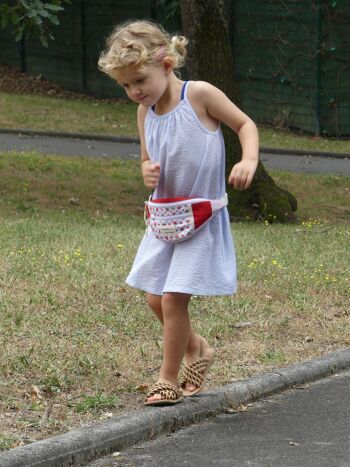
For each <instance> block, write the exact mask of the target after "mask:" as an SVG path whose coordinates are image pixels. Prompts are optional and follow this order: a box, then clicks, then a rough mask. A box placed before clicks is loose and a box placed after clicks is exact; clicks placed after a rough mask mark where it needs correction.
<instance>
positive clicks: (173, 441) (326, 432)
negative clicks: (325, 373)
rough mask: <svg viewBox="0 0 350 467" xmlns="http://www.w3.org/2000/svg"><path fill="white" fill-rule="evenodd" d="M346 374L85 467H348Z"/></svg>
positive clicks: (349, 384)
mask: <svg viewBox="0 0 350 467" xmlns="http://www.w3.org/2000/svg"><path fill="white" fill-rule="evenodd" d="M349 388H350V371H347V372H344V373H341V374H339V375H334V376H332V377H329V378H326V379H323V380H320V381H317V382H315V383H312V384H311V385H310V386H306V387H304V388H302V389H294V390H293V391H286V392H284V393H282V394H277V395H274V396H272V397H271V398H269V399H266V400H263V401H260V402H257V403H255V404H253V405H252V406H251V407H248V409H247V411H245V412H236V413H232V414H225V415H220V416H218V417H216V418H214V419H212V420H208V421H207V422H205V423H201V424H198V425H194V426H191V427H189V428H187V429H184V430H181V431H178V432H177V433H174V434H172V435H170V436H165V437H161V438H158V439H156V440H154V441H149V442H147V443H143V444H140V445H137V446H134V447H132V448H130V449H127V450H125V451H123V452H121V453H119V455H117V456H116V457H114V456H109V457H105V458H102V459H99V460H97V461H95V462H92V463H90V464H88V465H87V466H86V467H111V466H125V467H136V466H137V467H140V466H143V467H146V466H147V467H150V466H152V467H158V466H159V467H175V466H182V465H183V466H189V467H199V466H201V467H207V466H208V467H209V466H230V467H245V466H254V467H349V466H350V390H349Z"/></svg>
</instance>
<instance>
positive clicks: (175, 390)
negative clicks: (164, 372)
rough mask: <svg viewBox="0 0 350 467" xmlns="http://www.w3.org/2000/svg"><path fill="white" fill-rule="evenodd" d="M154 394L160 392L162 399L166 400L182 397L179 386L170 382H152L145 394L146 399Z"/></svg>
mask: <svg viewBox="0 0 350 467" xmlns="http://www.w3.org/2000/svg"><path fill="white" fill-rule="evenodd" d="M155 394H160V395H161V396H162V399H164V400H168V401H169V400H170V401H174V400H177V399H179V398H180V397H182V391H181V389H180V387H179V386H175V384H170V383H160V382H158V383H154V384H153V385H152V386H151V388H150V390H149V392H148V394H147V399H148V398H149V397H152V396H154V395H155Z"/></svg>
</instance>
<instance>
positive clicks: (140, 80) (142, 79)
mask: <svg viewBox="0 0 350 467" xmlns="http://www.w3.org/2000/svg"><path fill="white" fill-rule="evenodd" d="M144 81H145V78H140V79H138V80H137V81H136V82H137V84H141V83H143V82H144Z"/></svg>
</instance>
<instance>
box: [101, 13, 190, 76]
mask: <svg viewBox="0 0 350 467" xmlns="http://www.w3.org/2000/svg"><path fill="white" fill-rule="evenodd" d="M187 43H188V41H187V39H186V38H185V37H184V36H174V37H171V36H170V35H169V34H168V33H167V32H166V31H165V30H164V29H163V27H162V26H160V25H158V24H155V23H152V22H151V21H146V20H143V21H131V22H127V23H123V24H121V25H119V26H117V27H116V28H115V30H114V31H113V32H112V34H111V35H110V36H109V37H108V38H107V41H106V49H105V50H104V51H103V52H102V53H101V55H100V58H99V61H98V68H99V69H100V70H101V71H103V72H104V73H106V74H108V75H110V76H111V74H112V73H113V71H115V70H120V69H122V68H125V67H129V66H133V67H136V68H142V67H144V66H147V65H154V64H157V63H159V62H160V61H162V59H163V58H165V57H167V58H168V59H169V60H170V61H171V63H172V66H173V68H174V69H176V68H181V67H182V66H183V64H184V62H185V57H186V45H187Z"/></svg>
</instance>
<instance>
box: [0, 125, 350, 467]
mask: <svg viewBox="0 0 350 467" xmlns="http://www.w3.org/2000/svg"><path fill="white" fill-rule="evenodd" d="M7 150H10V151H12V150H17V151H22V150H37V151H39V152H42V153H43V154H66V155H67V156H74V155H83V156H93V157H126V158H138V144H137V142H135V141H134V140H130V139H124V140H123V141H120V140H111V139H110V138H109V139H106V140H104V139H100V138H95V139H92V138H87V137H81V136H80V135H77V137H75V138H72V137H70V138H66V137H65V136H64V135H61V136H58V135H53V136H48V135H40V136H35V135H34V134H33V133H30V134H27V135H25V136H24V135H22V136H21V135H17V136H16V134H14V133H8V132H7V133H1V131H0V152H2V151H7ZM286 156H291V160H290V161H289V162H288V164H286V165H287V167H286V168H283V167H280V165H278V167H276V166H275V164H280V163H281V162H280V161H279V159H282V158H283V159H284V158H285V157H286ZM310 157H312V159H311V160H310V161H309V163H307V162H308V160H309V158H310ZM265 158H266V159H265ZM303 158H305V159H304V162H303ZM318 158H321V160H320V161H317V159H318ZM262 160H263V162H265V165H266V166H267V167H272V168H283V170H292V171H298V170H299V169H300V170H301V171H303V172H306V171H308V172H313V171H315V172H323V171H325V172H326V173H332V174H339V175H348V176H350V167H349V165H350V164H349V160H348V159H347V158H343V157H338V156H337V155H333V156H332V157H326V158H325V157H323V156H320V155H317V154H314V155H313V156H310V155H304V154H298V155H295V156H293V155H291V154H283V156H282V155H278V154H277V155H276V154H269V153H267V152H263V153H262ZM286 160H287V159H286ZM274 161H275V162H274ZM338 162H340V163H341V165H340V166H338V165H337V164H338ZM268 164H272V165H268ZM349 369H350V348H347V349H343V350H340V351H338V352H334V353H332V354H329V355H325V356H322V357H319V358H316V359H313V360H310V361H306V362H301V363H298V364H296V365H292V366H290V367H287V368H282V369H276V370H275V371H273V372H271V373H267V374H263V375H258V376H255V377H252V378H249V379H247V380H243V381H237V382H234V383H232V384H229V385H227V386H223V387H219V388H216V389H215V390H211V391H206V392H204V393H202V394H200V395H198V396H196V397H193V398H187V399H186V400H185V402H183V403H181V404H177V405H175V406H170V407H162V408H159V407H147V408H142V409H141V410H138V411H135V412H132V413H129V414H125V415H123V416H120V417H115V418H112V419H110V420H108V421H106V422H99V423H95V424H92V425H89V426H84V427H81V428H80V429H78V430H75V431H71V432H68V433H65V434H63V435H60V436H55V437H53V438H49V439H46V440H43V441H37V442H34V443H32V444H28V445H25V446H21V447H19V448H15V449H12V450H9V451H6V452H3V453H0V467H32V466H33V467H34V466H35V467H37V466H40V467H65V466H71V465H80V466H90V467H92V466H96V467H97V466H109V465H136V466H137V465H154V466H157V465H165V466H177V465H190V466H197V465H203V466H206V465H208V466H210V465H230V466H245V465H247V466H248V465H251V466H262V467H265V466H271V467H272V466H273V467H285V466H286V467H287V466H288V467H294V466H295V467H296V466H298V467H299V466H303V467H304V466H306V467H313V466H314V465H315V466H316V465H317V466H321V467H322V466H325V467H326V466H327V467H343V466H344V467H345V466H347V467H349V466H350V452H349V445H350V443H349V432H350V430H349V415H350V414H349V407H350V404H349V371H347V370H349ZM342 371H345V373H341V372H342ZM337 373H340V374H339V376H335V375H336V374H337ZM329 375H333V376H332V377H330V378H329ZM325 377H326V379H325V380H324V384H323V382H322V383H320V384H319V385H312V387H310V389H308V390H304V391H294V392H292V393H290V394H289V393H286V392H285V391H288V390H290V389H291V388H294V387H295V386H298V385H303V384H308V383H310V382H312V381H315V380H319V379H321V378H325ZM314 388H321V389H320V390H317V389H314ZM277 394H279V395H277ZM271 395H274V396H273V397H272V398H271V399H268V401H269V402H266V401H265V402H264V400H265V399H266V398H267V397H270V396H271ZM257 400H259V401H260V402H259V403H257V404H255V405H254V406H253V408H252V409H249V410H248V411H247V412H240V411H237V410H232V408H234V407H237V406H240V405H242V404H245V405H247V404H249V403H251V402H253V401H257ZM228 412H229V414H228ZM191 426H192V427H191ZM185 427H190V428H187V429H186V430H184V428H185ZM179 430H181V431H179ZM188 430H194V431H188ZM172 433H174V434H173V435H171V434H172ZM164 435H171V436H170V437H169V436H166V437H165V438H164ZM162 436H163V438H161V437H162ZM157 438H159V439H157ZM154 439H156V441H155V442H154V443H153V444H152V443H151V444H149V441H150V440H154ZM140 443H141V444H140ZM142 443H146V444H142ZM157 443H159V444H157ZM162 443H165V444H162ZM166 443H169V444H166ZM329 443H330V444H329ZM136 445H137V447H136ZM111 453H115V455H114V456H112V457H107V458H104V457H103V456H106V455H110V454H111ZM93 459H99V460H97V461H93ZM91 461H92V463H91ZM89 462H90V464H89Z"/></svg>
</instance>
